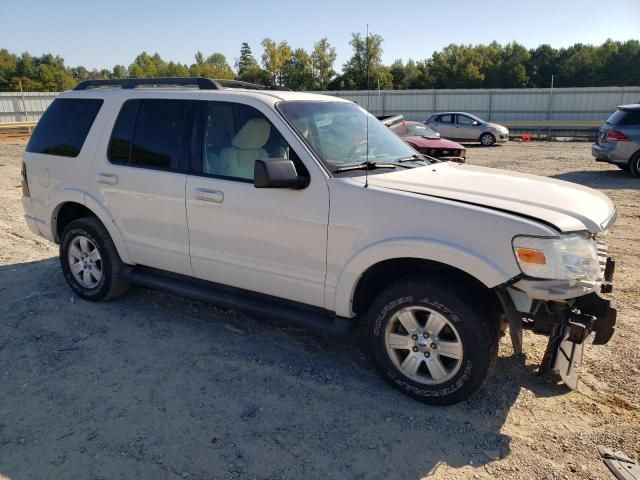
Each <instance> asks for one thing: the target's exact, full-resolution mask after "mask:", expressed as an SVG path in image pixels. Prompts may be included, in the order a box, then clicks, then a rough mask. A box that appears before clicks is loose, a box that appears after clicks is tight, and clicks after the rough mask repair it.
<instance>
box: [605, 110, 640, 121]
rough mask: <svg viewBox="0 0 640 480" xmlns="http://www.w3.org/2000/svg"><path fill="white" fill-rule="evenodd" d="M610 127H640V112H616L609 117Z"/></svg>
mask: <svg viewBox="0 0 640 480" xmlns="http://www.w3.org/2000/svg"><path fill="white" fill-rule="evenodd" d="M607 123H608V124H610V125H640V110H616V111H615V113H614V114H613V115H611V116H610V117H609V119H608V120H607Z"/></svg>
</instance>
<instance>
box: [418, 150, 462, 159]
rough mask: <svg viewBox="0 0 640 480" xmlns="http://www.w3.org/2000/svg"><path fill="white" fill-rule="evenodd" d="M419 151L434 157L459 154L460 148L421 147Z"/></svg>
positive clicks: (457, 155) (456, 155)
mask: <svg viewBox="0 0 640 480" xmlns="http://www.w3.org/2000/svg"><path fill="white" fill-rule="evenodd" d="M420 153H424V154H425V155H429V156H431V157H435V158H440V157H459V156H460V150H454V149H452V150H449V149H445V148H422V149H420Z"/></svg>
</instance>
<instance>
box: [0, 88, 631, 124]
mask: <svg viewBox="0 0 640 480" xmlns="http://www.w3.org/2000/svg"><path fill="white" fill-rule="evenodd" d="M318 93H323V94H327V95H335V96H338V97H343V98H349V99H351V100H353V101H355V102H358V103H359V104H360V105H362V106H364V107H366V106H367V103H368V104H369V110H370V111H371V112H372V113H373V114H375V115H391V114H403V115H404V116H405V118H407V119H409V120H424V119H425V118H426V117H427V116H428V115H429V114H431V113H433V112H438V111H445V110H461V111H465V112H469V113H473V114H476V115H478V116H479V117H482V118H484V119H486V120H492V121H496V122H505V123H507V124H509V123H512V124H516V123H527V124H530V125H536V124H538V125H545V124H548V122H549V121H552V122H562V123H563V124H566V125H567V126H572V123H573V124H574V125H573V126H575V127H578V128H579V127H580V126H581V124H582V126H584V124H585V123H586V122H590V123H594V122H595V123H599V122H602V121H604V120H605V119H606V118H607V117H608V116H609V115H610V114H611V112H613V111H614V110H615V108H616V107H617V106H618V105H622V104H627V103H638V102H640V86H638V87H598V88H595V87H594V88H556V89H553V90H552V89H548V88H514V89H473V90H471V89H469V90H467V89H464V90H462V89H461V90H381V91H377V90H372V91H371V92H370V94H369V99H368V100H367V92H366V91H362V90H357V91H335V92H334V91H331V92H318ZM56 95H57V93H56V92H25V93H24V94H21V93H20V92H16V93H14V92H0V123H7V122H24V121H35V120H38V118H40V115H41V114H42V112H43V111H44V110H45V109H46V108H47V106H48V105H49V104H50V103H51V101H52V100H53V99H54V98H55V96H56Z"/></svg>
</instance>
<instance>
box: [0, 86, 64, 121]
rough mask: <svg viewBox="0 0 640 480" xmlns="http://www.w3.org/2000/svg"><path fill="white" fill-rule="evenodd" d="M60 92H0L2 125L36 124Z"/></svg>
mask: <svg viewBox="0 0 640 480" xmlns="http://www.w3.org/2000/svg"><path fill="white" fill-rule="evenodd" d="M56 95H58V92H24V93H20V92H0V123H9V122H34V121H37V120H38V119H39V118H40V115H42V112H44V111H45V110H46V109H47V107H48V106H49V104H50V103H51V102H52V101H53V99H54V98H55V97H56Z"/></svg>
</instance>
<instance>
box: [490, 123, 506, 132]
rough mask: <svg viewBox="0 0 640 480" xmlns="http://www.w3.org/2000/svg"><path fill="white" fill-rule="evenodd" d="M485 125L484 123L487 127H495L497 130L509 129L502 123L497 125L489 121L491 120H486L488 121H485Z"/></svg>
mask: <svg viewBox="0 0 640 480" xmlns="http://www.w3.org/2000/svg"><path fill="white" fill-rule="evenodd" d="M485 125H486V126H487V127H489V128H495V129H497V130H506V131H508V130H509V129H508V128H507V127H505V126H504V125H498V124H497V123H491V122H488V123H486V124H485Z"/></svg>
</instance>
